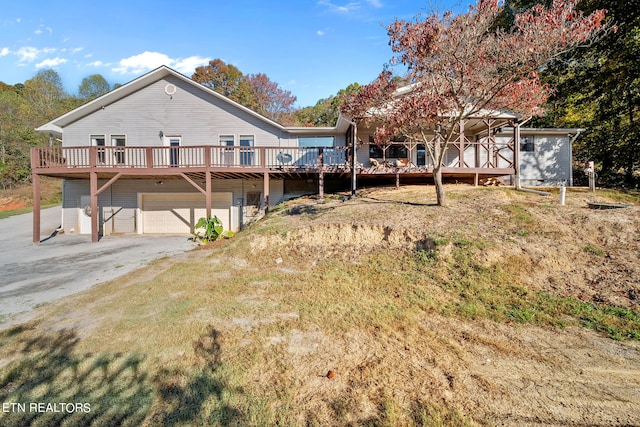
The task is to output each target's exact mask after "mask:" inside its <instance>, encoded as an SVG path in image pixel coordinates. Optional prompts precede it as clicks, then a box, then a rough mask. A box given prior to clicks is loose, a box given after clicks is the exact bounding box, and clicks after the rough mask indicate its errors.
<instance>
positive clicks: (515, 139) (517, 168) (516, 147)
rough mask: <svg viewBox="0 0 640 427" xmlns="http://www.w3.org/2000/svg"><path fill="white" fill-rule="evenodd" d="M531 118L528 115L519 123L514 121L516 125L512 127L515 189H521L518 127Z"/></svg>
mask: <svg viewBox="0 0 640 427" xmlns="http://www.w3.org/2000/svg"><path fill="white" fill-rule="evenodd" d="M529 120H531V117H529V118H528V119H526V120H523V121H521V122H519V123H516V126H515V127H514V128H513V153H514V165H513V166H514V169H515V173H516V176H515V181H516V182H515V187H516V190H521V189H522V186H521V185H520V127H521V126H522V125H524V124H525V123H527V122H528V121H529Z"/></svg>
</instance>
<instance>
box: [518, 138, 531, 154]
mask: <svg viewBox="0 0 640 427" xmlns="http://www.w3.org/2000/svg"><path fill="white" fill-rule="evenodd" d="M520 151H522V152H534V151H535V144H534V142H533V137H532V136H523V137H521V138H520Z"/></svg>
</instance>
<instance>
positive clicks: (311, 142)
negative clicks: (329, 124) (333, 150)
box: [298, 136, 335, 147]
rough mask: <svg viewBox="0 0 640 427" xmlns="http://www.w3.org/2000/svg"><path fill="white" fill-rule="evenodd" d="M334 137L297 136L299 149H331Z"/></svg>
mask: <svg viewBox="0 0 640 427" xmlns="http://www.w3.org/2000/svg"><path fill="white" fill-rule="evenodd" d="M334 143H335V137H333V136H299V137H298V146H299V147H333V145H334Z"/></svg>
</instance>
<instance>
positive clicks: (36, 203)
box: [31, 173, 40, 245]
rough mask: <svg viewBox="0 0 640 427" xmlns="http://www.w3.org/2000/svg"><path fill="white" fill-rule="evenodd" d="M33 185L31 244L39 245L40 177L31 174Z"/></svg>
mask: <svg viewBox="0 0 640 427" xmlns="http://www.w3.org/2000/svg"><path fill="white" fill-rule="evenodd" d="M31 181H32V183H33V184H32V185H33V244H34V245H39V244H40V175H38V174H37V173H34V174H31Z"/></svg>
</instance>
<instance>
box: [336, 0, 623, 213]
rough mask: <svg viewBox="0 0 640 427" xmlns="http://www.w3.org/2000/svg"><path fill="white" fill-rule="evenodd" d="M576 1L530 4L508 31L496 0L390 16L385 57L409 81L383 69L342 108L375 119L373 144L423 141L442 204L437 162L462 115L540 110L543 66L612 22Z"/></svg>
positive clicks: (543, 98)
mask: <svg viewBox="0 0 640 427" xmlns="http://www.w3.org/2000/svg"><path fill="white" fill-rule="evenodd" d="M578 1H579V0H553V2H552V4H551V6H549V7H548V8H546V7H543V6H542V5H536V6H534V7H532V8H530V9H529V10H527V11H525V12H523V13H520V14H518V15H516V17H515V21H514V25H513V27H512V28H510V29H509V30H505V29H503V28H500V27H499V26H498V25H496V24H497V18H498V17H499V16H500V13H501V12H502V8H503V6H502V4H501V3H502V2H501V1H499V0H479V1H478V3H477V4H476V5H475V6H471V7H470V8H469V12H467V13H466V14H460V15H453V13H451V12H448V13H445V14H444V15H443V16H442V17H440V16H438V15H437V14H435V13H433V14H430V15H428V16H426V17H425V18H424V19H422V18H421V16H418V17H417V18H416V19H415V20H413V21H403V20H396V21H395V22H393V23H392V24H391V25H389V26H388V27H387V31H388V35H389V38H390V42H389V44H390V46H391V48H392V50H393V52H394V53H395V54H396V56H395V57H394V58H392V60H391V63H392V64H397V63H401V64H403V65H405V66H406V67H407V69H408V72H407V76H406V79H407V80H408V81H409V82H411V84H410V86H408V87H405V88H403V90H402V91H398V90H397V89H398V87H397V84H396V79H394V77H393V75H392V73H391V72H389V71H388V70H387V69H385V70H384V71H383V72H382V73H381V74H380V76H379V77H378V78H377V79H376V80H375V81H374V82H372V83H371V84H369V85H366V86H363V87H362V88H361V90H360V91H359V92H358V93H357V94H355V95H351V96H348V97H346V99H345V102H344V103H343V105H342V107H341V112H342V113H343V114H344V115H346V116H348V117H350V118H352V119H359V120H365V121H368V122H371V123H376V124H378V127H377V129H376V134H375V137H374V141H375V142H376V143H384V142H386V141H390V140H391V138H392V137H393V136H394V135H401V136H402V137H404V138H405V140H406V141H412V142H416V143H421V144H424V145H425V147H426V151H427V153H428V154H429V157H430V159H431V161H432V163H433V165H434V169H433V177H434V183H435V187H436V195H437V202H438V205H441V206H443V205H445V204H446V199H445V192H444V187H443V183H442V164H443V160H444V158H445V153H446V150H447V146H448V144H449V143H450V142H451V141H453V140H454V139H455V138H456V137H457V136H458V135H457V133H458V132H459V131H460V126H459V124H460V122H461V121H464V120H465V119H467V118H471V117H478V115H482V114H485V113H486V112H491V111H509V112H512V113H515V114H518V115H520V116H522V117H531V116H533V115H540V114H541V113H542V109H541V105H542V104H544V102H545V101H546V99H547V97H548V96H549V94H550V93H551V91H552V89H551V88H550V87H549V86H547V85H544V84H542V83H541V82H540V78H539V76H538V71H539V70H540V69H541V67H543V66H544V65H545V64H548V63H549V62H550V61H553V60H554V59H556V58H559V57H561V56H563V55H565V54H566V53H567V52H569V51H571V50H572V49H575V48H577V47H580V46H586V45H589V44H591V43H593V42H594V41H595V40H596V39H597V38H599V37H600V36H601V35H603V34H604V33H605V32H606V31H608V30H610V29H612V28H613V27H612V26H611V25H610V24H607V23H605V15H606V11H605V10H597V11H595V12H593V13H591V14H590V15H588V16H585V15H583V14H582V13H581V12H578V11H577V9H576V5H577V3H578ZM434 135H435V136H436V137H434Z"/></svg>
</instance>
